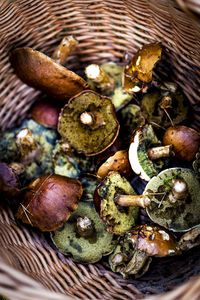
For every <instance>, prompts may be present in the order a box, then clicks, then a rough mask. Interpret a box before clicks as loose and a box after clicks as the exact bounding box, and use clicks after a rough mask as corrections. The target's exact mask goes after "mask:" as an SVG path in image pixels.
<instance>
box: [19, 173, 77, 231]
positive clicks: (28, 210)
mask: <svg viewBox="0 0 200 300" xmlns="http://www.w3.org/2000/svg"><path fill="white" fill-rule="evenodd" d="M81 195H82V186H81V183H80V182H79V181H78V180H77V179H74V178H69V177H65V176H60V175H55V174H50V175H44V176H41V177H39V178H37V179H35V180H34V181H32V182H31V183H30V184H29V186H28V191H27V192H26V193H25V195H24V200H23V202H22V205H21V206H20V207H19V209H18V211H17V214H16V216H17V218H18V219H21V220H22V222H24V223H26V224H31V225H32V226H34V227H37V228H39V229H40V230H41V231H53V230H56V229H57V228H59V227H61V226H62V225H63V223H64V222H65V221H67V219H68V218H69V217H70V215H71V213H72V212H73V211H74V210H76V209H77V207H78V201H79V199H80V198H81ZM23 208H24V209H23Z"/></svg>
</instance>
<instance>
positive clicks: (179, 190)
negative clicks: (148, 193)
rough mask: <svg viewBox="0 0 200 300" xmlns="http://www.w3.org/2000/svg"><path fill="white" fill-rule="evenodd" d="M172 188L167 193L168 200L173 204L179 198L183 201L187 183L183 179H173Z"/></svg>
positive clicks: (186, 194)
mask: <svg viewBox="0 0 200 300" xmlns="http://www.w3.org/2000/svg"><path fill="white" fill-rule="evenodd" d="M172 183H173V185H172V190H171V192H170V194H169V202H170V203H171V204H174V203H176V202H178V201H179V200H181V201H184V200H185V199H186V198H187V196H188V185H187V183H186V181H185V180H183V179H173V181H172Z"/></svg>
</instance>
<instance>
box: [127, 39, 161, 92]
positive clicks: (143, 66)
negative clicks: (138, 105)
mask: <svg viewBox="0 0 200 300" xmlns="http://www.w3.org/2000/svg"><path fill="white" fill-rule="evenodd" d="M161 52H162V48H161V45H160V44H159V43H152V44H148V45H144V46H143V47H142V48H141V49H140V50H138V51H137V52H136V53H135V55H134V56H133V58H132V59H131V61H130V62H129V64H128V65H126V66H125V67H124V72H123V77H122V83H123V87H124V89H125V90H126V91H127V92H128V93H131V94H133V93H137V92H140V91H144V90H146V88H147V87H148V84H149V83H150V82H151V81H152V72H153V68H154V67H155V65H156V63H157V62H158V61H159V60H160V58H161Z"/></svg>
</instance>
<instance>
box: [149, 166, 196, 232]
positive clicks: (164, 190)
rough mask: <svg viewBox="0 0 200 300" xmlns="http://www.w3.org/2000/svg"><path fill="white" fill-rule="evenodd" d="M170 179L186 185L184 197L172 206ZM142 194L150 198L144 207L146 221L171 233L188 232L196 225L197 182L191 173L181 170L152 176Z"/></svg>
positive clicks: (188, 170)
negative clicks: (149, 201)
mask: <svg viewBox="0 0 200 300" xmlns="http://www.w3.org/2000/svg"><path fill="white" fill-rule="evenodd" d="M174 179H180V180H184V181H185V182H186V183H187V187H188V195H187V197H186V199H185V200H182V201H181V200H180V201H178V203H177V204H172V203H171V202H170V201H169V194H170V192H171V191H172V184H173V180H174ZM144 193H150V194H151V193H153V194H152V195H151V204H150V205H149V206H148V207H147V208H146V211H147V213H148V215H149V217H150V219H151V220H152V221H153V222H155V223H157V224H159V225H161V226H163V227H165V228H168V229H170V230H172V231H180V232H181V231H188V230H189V229H191V228H192V227H195V226H197V225H199V224H200V214H199V210H200V183H199V181H198V178H197V177H196V175H195V173H194V172H193V171H192V170H190V169H185V168H170V169H167V170H164V171H162V172H160V173H159V174H158V175H157V176H155V177H153V178H152V179H151V180H150V181H149V182H148V184H147V185H146V187H145V190H144Z"/></svg>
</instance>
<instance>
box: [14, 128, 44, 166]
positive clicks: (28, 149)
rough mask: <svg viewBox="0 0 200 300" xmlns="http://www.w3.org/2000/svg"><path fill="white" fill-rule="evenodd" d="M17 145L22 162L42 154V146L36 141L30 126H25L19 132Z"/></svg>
mask: <svg viewBox="0 0 200 300" xmlns="http://www.w3.org/2000/svg"><path fill="white" fill-rule="evenodd" d="M16 145H17V147H18V150H19V152H20V155H21V160H22V162H23V161H29V160H32V159H33V158H35V157H36V156H39V155H40V154H41V148H40V146H39V145H38V144H37V143H36V141H35V139H34V136H33V135H32V132H31V131H30V130H29V129H28V128H23V129H21V130H20V131H19V132H18V133H17V136H16Z"/></svg>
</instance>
